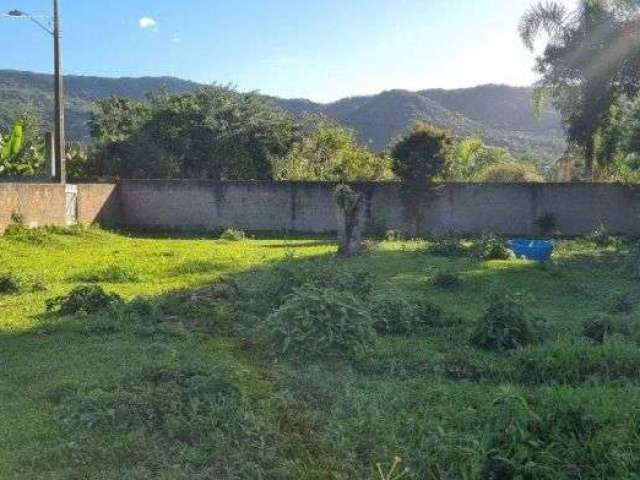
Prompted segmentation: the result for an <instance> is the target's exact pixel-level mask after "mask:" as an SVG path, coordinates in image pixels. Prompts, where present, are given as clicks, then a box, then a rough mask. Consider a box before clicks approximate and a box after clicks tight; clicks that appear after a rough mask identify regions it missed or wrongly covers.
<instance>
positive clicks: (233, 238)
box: [220, 228, 247, 242]
mask: <svg viewBox="0 0 640 480" xmlns="http://www.w3.org/2000/svg"><path fill="white" fill-rule="evenodd" d="M246 238H247V235H246V234H245V233H244V232H243V231H242V230H236V229H234V228H228V229H226V230H225V231H224V232H222V235H220V240H224V241H225V242H241V241H243V240H245V239H246Z"/></svg>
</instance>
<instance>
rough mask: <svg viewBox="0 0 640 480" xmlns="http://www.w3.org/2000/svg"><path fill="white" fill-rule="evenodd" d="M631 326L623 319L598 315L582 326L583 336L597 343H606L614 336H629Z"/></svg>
mask: <svg viewBox="0 0 640 480" xmlns="http://www.w3.org/2000/svg"><path fill="white" fill-rule="evenodd" d="M630 330H631V326H630V324H629V323H628V322H626V321H625V320H621V319H614V318H611V317H609V316H607V315H596V316H595V317H593V318H590V319H589V320H587V321H586V322H585V323H584V324H583V325H582V336H584V337H586V338H590V339H591V340H593V341H594V342H596V343H604V342H605V340H606V339H607V338H609V337H610V336H612V335H614V334H619V335H629V334H630Z"/></svg>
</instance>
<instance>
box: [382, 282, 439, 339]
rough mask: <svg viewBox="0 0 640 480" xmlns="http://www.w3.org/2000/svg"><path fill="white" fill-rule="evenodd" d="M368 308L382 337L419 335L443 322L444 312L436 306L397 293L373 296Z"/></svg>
mask: <svg viewBox="0 0 640 480" xmlns="http://www.w3.org/2000/svg"><path fill="white" fill-rule="evenodd" d="M370 308H371V311H372V312H374V313H373V316H374V319H375V328H376V330H377V331H378V333H380V334H382V335H407V334H409V335H410V334H419V333H420V332H423V331H424V330H425V329H427V328H429V327H436V326H440V325H442V324H443V323H444V322H445V315H444V312H443V311H442V309H441V308H440V307H438V306H437V305H434V304H432V303H430V302H428V301H425V300H423V299H415V298H411V297H408V296H407V295H405V294H403V293H402V292H397V291H396V292H393V291H392V292H386V293H384V294H381V295H378V296H375V297H374V298H372V299H371V301H370Z"/></svg>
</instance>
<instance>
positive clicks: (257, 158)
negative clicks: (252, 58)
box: [90, 86, 300, 180]
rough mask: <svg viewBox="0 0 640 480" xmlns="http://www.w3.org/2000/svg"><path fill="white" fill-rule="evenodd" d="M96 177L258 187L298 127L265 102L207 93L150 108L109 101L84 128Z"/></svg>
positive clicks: (158, 99)
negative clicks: (92, 145) (93, 148)
mask: <svg viewBox="0 0 640 480" xmlns="http://www.w3.org/2000/svg"><path fill="white" fill-rule="evenodd" d="M90 129H91V134H92V137H93V138H94V139H95V140H96V142H97V155H98V158H99V159H100V162H101V167H100V168H101V170H102V171H104V172H105V173H107V174H109V175H114V176H122V177H145V178H149V177H156V178H175V177H182V178H206V179H214V180H222V179H227V180H238V179H243V180H250V179H251V180H265V179H269V178H271V161H272V159H273V158H274V157H278V156H284V155H286V154H287V153H288V152H289V150H290V149H291V148H292V146H293V143H294V141H295V140H296V139H297V138H298V137H299V135H300V125H299V124H298V123H297V122H296V121H295V120H294V119H293V117H291V116H289V115H288V114H286V113H285V112H283V111H282V110H280V109H279V108H277V107H276V106H274V105H273V104H272V103H271V102H270V101H269V100H268V99H266V98H265V97H261V96H259V95H257V94H255V93H239V92H237V91H235V90H233V89H231V88H228V87H221V86H213V87H207V88H202V89H200V90H197V91H196V92H194V93H188V94H182V95H175V96H170V95H155V96H153V97H152V98H151V101H150V102H149V103H141V102H135V101H130V100H126V99H122V98H109V99H106V100H102V101H100V102H99V103H98V108H97V110H96V112H95V113H94V114H93V116H92V118H91V121H90Z"/></svg>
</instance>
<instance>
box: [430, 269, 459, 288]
mask: <svg viewBox="0 0 640 480" xmlns="http://www.w3.org/2000/svg"><path fill="white" fill-rule="evenodd" d="M431 284H432V285H433V286H434V287H436V288H441V289H442V290H453V289H455V288H460V287H461V286H462V280H461V279H460V276H459V275H458V274H456V273H446V272H445V273H438V274H437V275H436V276H435V277H433V279H432V280H431Z"/></svg>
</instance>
